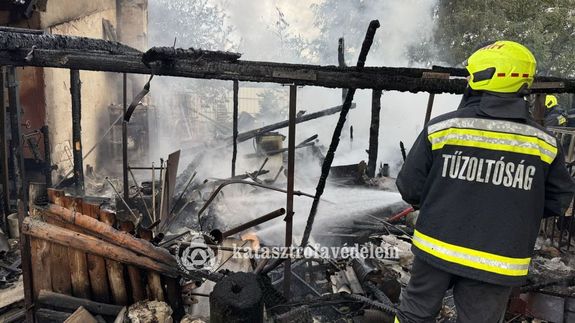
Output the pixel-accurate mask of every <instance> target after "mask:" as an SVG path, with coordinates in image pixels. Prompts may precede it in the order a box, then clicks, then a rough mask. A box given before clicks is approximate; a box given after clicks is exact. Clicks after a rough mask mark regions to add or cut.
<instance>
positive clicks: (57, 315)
mask: <svg viewBox="0 0 575 323" xmlns="http://www.w3.org/2000/svg"><path fill="white" fill-rule="evenodd" d="M70 315H71V314H70V313H66V312H59V311H54V310H49V309H45V308H41V309H39V310H37V311H36V322H41V323H62V322H64V321H65V320H66V319H68V317H70Z"/></svg>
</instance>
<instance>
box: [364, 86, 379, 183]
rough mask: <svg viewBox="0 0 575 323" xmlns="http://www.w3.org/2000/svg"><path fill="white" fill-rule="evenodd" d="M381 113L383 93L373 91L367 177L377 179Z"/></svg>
mask: <svg viewBox="0 0 575 323" xmlns="http://www.w3.org/2000/svg"><path fill="white" fill-rule="evenodd" d="M380 111H381V91H379V90H373V92H372V93H371V125H370V127H369V149H368V151H367V152H368V155H369V158H368V162H367V175H368V176H369V177H375V169H376V168H377V152H378V146H379V113H380Z"/></svg>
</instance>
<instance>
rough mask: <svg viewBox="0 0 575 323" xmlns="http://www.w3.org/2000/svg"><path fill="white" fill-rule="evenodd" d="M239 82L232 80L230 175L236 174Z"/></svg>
mask: <svg viewBox="0 0 575 323" xmlns="http://www.w3.org/2000/svg"><path fill="white" fill-rule="evenodd" d="M239 91H240V89H239V82H238V81H237V80H234V107H233V110H234V111H233V135H232V136H233V139H232V140H233V149H232V177H234V176H236V158H237V156H238V112H239V103H238V94H239Z"/></svg>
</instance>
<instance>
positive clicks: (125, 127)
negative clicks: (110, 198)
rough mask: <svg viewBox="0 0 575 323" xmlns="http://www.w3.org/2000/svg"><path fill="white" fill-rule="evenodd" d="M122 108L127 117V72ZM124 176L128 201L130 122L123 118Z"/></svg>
mask: <svg viewBox="0 0 575 323" xmlns="http://www.w3.org/2000/svg"><path fill="white" fill-rule="evenodd" d="M122 108H123V113H122V114H123V115H124V118H125V115H126V112H128V75H127V74H126V73H124V74H123V77H122ZM122 177H123V179H124V180H123V184H124V199H125V200H126V201H127V200H129V199H130V187H129V185H130V184H129V180H128V122H127V121H126V120H125V119H123V120H122ZM126 206H127V204H126Z"/></svg>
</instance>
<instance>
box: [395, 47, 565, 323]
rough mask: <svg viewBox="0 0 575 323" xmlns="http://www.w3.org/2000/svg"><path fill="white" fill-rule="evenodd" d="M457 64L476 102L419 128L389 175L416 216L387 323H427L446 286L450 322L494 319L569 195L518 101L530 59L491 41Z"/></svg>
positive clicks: (553, 149)
mask: <svg viewBox="0 0 575 323" xmlns="http://www.w3.org/2000/svg"><path fill="white" fill-rule="evenodd" d="M465 66H466V68H467V70H468V71H469V74H470V77H469V79H468V86H469V87H470V88H471V89H472V90H473V91H474V93H476V95H472V96H470V97H469V98H468V99H467V100H466V101H465V107H464V108H461V109H458V110H456V111H453V112H450V113H447V114H444V115H442V116H439V117H437V118H435V119H433V120H431V121H430V122H429V123H428V124H427V125H426V126H425V128H424V130H423V131H422V132H421V134H420V135H419V137H418V138H417V140H416V142H415V143H414V146H413V148H412V149H411V151H410V152H409V155H408V157H407V159H406V161H405V163H404V165H403V167H402V169H401V171H400V173H399V175H398V177H397V187H398V188H399V192H400V193H401V195H402V198H403V199H404V200H405V201H406V202H408V203H409V204H411V205H413V206H414V207H415V208H417V209H419V210H420V213H419V218H418V220H417V223H416V226H415V230H414V235H413V240H412V242H413V246H412V251H413V253H414V254H415V259H414V263H413V267H412V271H411V280H410V281H409V284H408V286H407V288H406V289H405V291H404V293H403V294H402V300H401V304H400V306H399V309H398V313H397V317H396V319H395V321H396V322H401V323H406V322H435V318H436V316H437V315H438V313H439V310H440V308H441V306H442V300H443V297H444V295H445V292H446V291H447V290H448V289H450V288H453V296H454V301H455V306H456V309H457V315H458V322H473V323H481V322H486V323H493V322H497V321H499V320H500V319H501V318H502V315H503V314H504V312H505V307H506V304H507V300H508V298H509V294H510V291H511V288H512V287H513V286H520V285H522V284H523V283H525V281H526V276H527V272H528V268H529V263H530V261H531V256H532V254H533V247H534V244H535V239H536V237H537V234H538V230H539V224H540V222H541V219H542V217H548V216H559V215H562V214H564V212H565V210H566V209H567V207H568V206H569V203H570V201H571V199H572V198H573V192H574V191H575V184H574V183H573V181H572V179H571V177H570V176H569V173H568V172H567V169H566V167H565V163H564V160H563V153H562V151H561V147H560V146H559V144H558V143H557V139H556V138H555V137H553V136H552V135H551V134H550V133H548V132H547V131H546V130H545V129H544V128H543V127H541V126H540V125H538V124H537V123H536V122H535V121H534V120H533V119H532V118H531V117H530V115H529V108H528V104H527V101H525V99H524V97H525V95H527V94H528V93H529V87H530V86H531V84H532V83H533V78H534V74H535V66H536V62H535V58H534V56H533V54H532V53H531V52H530V51H529V50H528V49H527V48H526V47H524V46H523V45H521V44H519V43H516V42H512V41H497V42H495V43H492V44H490V45H488V46H485V47H483V48H481V49H479V50H477V51H476V52H475V53H473V54H472V55H471V56H470V57H469V58H468V59H467V61H466V63H465Z"/></svg>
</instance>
